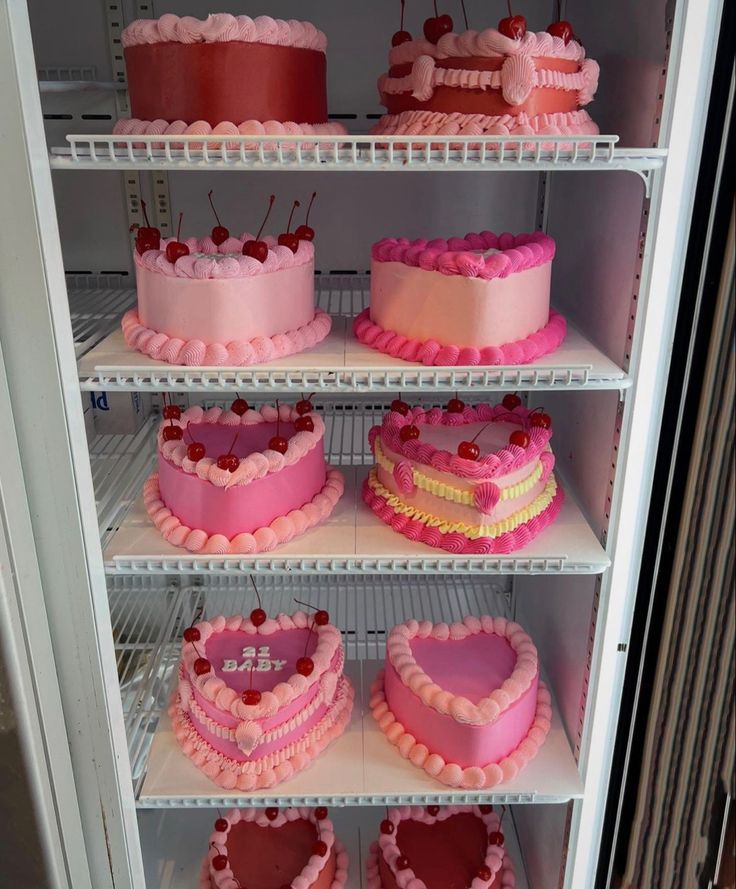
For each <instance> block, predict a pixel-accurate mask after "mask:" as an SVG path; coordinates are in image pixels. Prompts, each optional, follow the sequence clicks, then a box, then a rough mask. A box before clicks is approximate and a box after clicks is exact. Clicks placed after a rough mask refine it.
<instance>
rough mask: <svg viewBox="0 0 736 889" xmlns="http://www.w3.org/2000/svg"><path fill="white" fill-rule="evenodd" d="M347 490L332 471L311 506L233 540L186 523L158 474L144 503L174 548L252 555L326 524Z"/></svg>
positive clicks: (151, 480) (145, 491)
mask: <svg viewBox="0 0 736 889" xmlns="http://www.w3.org/2000/svg"><path fill="white" fill-rule="evenodd" d="M344 490H345V479H344V478H343V475H342V473H341V472H338V471H337V470H336V469H329V470H328V471H327V480H326V482H325V484H324V487H323V488H322V490H321V491H320V492H319V493H318V494H315V496H314V497H313V498H312V500H311V501H309V503H305V504H304V505H303V506H302V507H301V508H299V509H294V510H292V511H291V512H290V513H288V514H287V515H285V516H278V518H275V519H274V520H273V522H271V524H270V525H268V526H266V527H263V528H257V529H256V530H255V531H254V532H253V533H252V534H250V533H248V532H244V533H242V534H238V535H236V536H235V537H233V539H232V540H228V539H227V537H225V535H224V534H208V533H207V532H206V531H203V530H201V529H200V528H189V527H187V526H186V525H184V524H182V522H181V521H179V519H178V518H177V517H176V516H175V515H174V514H173V513H172V512H171V510H170V509H168V508H167V506H166V504H165V503H164V502H163V500H162V499H161V490H160V488H159V484H158V473H157V472H154V473H153V474H152V475H151V476H149V478H148V479H147V480H146V482H145V484H144V485H143V501H144V503H145V506H146V511H147V512H148V515H149V517H150V519H151V521H152V522H153V524H154V525H155V526H156V527H157V528H158V530H159V532H160V533H161V536H162V537H163V538H164V540H167V541H168V542H169V543H171V544H172V545H173V546H179V547H182V548H184V549H187V550H189V552H191V553H200V554H201V555H212V556H222V555H249V554H252V553H263V552H269V551H270V550H272V549H274V548H275V547H277V546H279V545H280V544H282V543H288V542H289V541H290V540H292V539H293V538H294V537H299V536H300V535H302V534H304V532H305V531H307V530H309V529H310V528H313V527H314V526H315V525H318V524H319V523H320V522H322V521H324V520H325V519H326V518H328V517H329V516H330V515H331V514H332V511H333V510H334V508H335V506H336V504H337V501H338V500H339V499H340V497H342V494H343V491H344Z"/></svg>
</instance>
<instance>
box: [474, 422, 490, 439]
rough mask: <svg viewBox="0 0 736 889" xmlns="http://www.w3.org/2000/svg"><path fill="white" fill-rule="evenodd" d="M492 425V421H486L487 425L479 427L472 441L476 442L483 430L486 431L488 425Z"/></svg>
mask: <svg viewBox="0 0 736 889" xmlns="http://www.w3.org/2000/svg"><path fill="white" fill-rule="evenodd" d="M490 425H491V424H490V423H486V425H485V426H483V427H482V428H481V429H479V430H478V431H477V432H476V433H475V435H474V436H473V437H472V438H471V439H470V441H471V443H472V442H474V441H475V440H476V438H478V436H479V435H480V434H481V432H485V431H486V429H488V427H489V426H490Z"/></svg>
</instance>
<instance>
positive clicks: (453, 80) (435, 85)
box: [374, 15, 599, 136]
mask: <svg viewBox="0 0 736 889" xmlns="http://www.w3.org/2000/svg"><path fill="white" fill-rule="evenodd" d="M439 19H440V20H441V21H442V24H440V26H439V28H438V27H437V24H436V20H427V22H425V36H424V38H417V39H414V38H413V37H412V35H411V34H409V33H408V32H406V31H401V32H399V33H398V34H396V35H394V40H393V44H394V45H393V46H392V48H391V49H390V51H389V70H388V71H387V72H386V73H385V74H382V75H381V77H380V78H379V81H378V91H379V94H380V97H381V104H382V105H384V106H385V108H386V109H387V111H388V114H386V115H385V116H384V117H382V118H381V120H380V121H379V123H378V125H377V126H376V128H375V129H374V132H375V133H377V134H382V135H389V136H393V135H411V136H509V135H511V136H515V135H520V136H521V135H523V136H537V135H539V136H545V135H548V136H560V135H568V134H569V135H588V134H596V133H598V127H597V126H596V124H595V123H594V122H593V121H592V120H591V118H590V116H589V115H588V113H587V112H586V111H583V110H582V109H583V107H584V106H586V105H587V104H588V103H589V102H591V101H592V99H593V97H594V95H595V93H596V90H597V88H598V73H599V69H598V64H597V63H596V62H594V61H593V60H592V59H588V58H586V55H585V49H584V48H583V47H582V45H581V44H580V43H579V42H578V41H577V40H575V39H573V36H572V28H571V26H569V24H568V23H566V22H558V23H554V24H553V25H551V26H550V30H551V31H553V32H555V33H548V32H546V31H540V32H534V31H529V30H527V24H526V20H525V19H524V17H523V16H512V17H510V18H509V19H505V20H503V21H502V22H500V23H499V30H496V29H495V28H486V29H485V30H482V31H473V30H467V31H464V32H462V33H459V34H457V33H454V32H452V33H447V31H452V26H453V25H452V19H451V18H450V16H448V15H443V16H440V17H439ZM443 25H444V26H443ZM560 25H562V26H565V27H562V28H560V27H558V26H560ZM558 34H560V35H562V36H557V35H558Z"/></svg>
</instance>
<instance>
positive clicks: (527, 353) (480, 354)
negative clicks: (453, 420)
mask: <svg viewBox="0 0 736 889" xmlns="http://www.w3.org/2000/svg"><path fill="white" fill-rule="evenodd" d="M353 333H354V334H355V337H356V339H358V341H359V342H361V343H363V344H364V345H366V346H370V347H371V348H372V349H375V350H376V351H377V352H383V354H384V355H390V356H391V357H392V358H399V359H401V360H402V361H412V362H414V363H416V364H424V365H427V366H435V367H456V366H458V365H459V366H462V367H497V366H499V365H502V364H507V365H516V364H531V363H532V362H533V361H536V360H537V359H538V358H542V357H543V356H544V355H549V354H550V352H554V351H555V349H558V348H559V347H560V345H561V344H562V341H563V340H564V339H565V335H566V334H567V322H566V321H565V319H564V318H563V317H562V315H560V314H559V313H558V312H552V311H550V313H549V321H548V322H547V324H546V325H545V326H544V327H542V328H541V330H538V331H537V332H536V333H532V334H530V335H529V336H528V337H526V338H525V339H522V340H516V341H515V342H513V343H505V344H504V345H502V346H486V347H485V348H483V349H476V348H475V347H474V346H443V345H442V343H439V342H437V340H424V341H423V342H422V341H420V340H412V339H409V338H407V337H405V336H403V335H402V334H400V333H396V331H394V330H385V329H384V328H383V327H380V326H379V325H378V324H376V323H375V322H373V321H371V317H370V308H368V309H364V310H363V311H362V312H361V313H360V315H358V317H357V318H356V319H355V321H354V322H353Z"/></svg>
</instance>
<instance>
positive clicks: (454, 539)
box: [363, 479, 565, 556]
mask: <svg viewBox="0 0 736 889" xmlns="http://www.w3.org/2000/svg"><path fill="white" fill-rule="evenodd" d="M363 500H364V501H365V503H366V504H367V505H368V506H369V507H370V508H371V509H372V510H373V512H374V513H375V514H376V515H377V516H378V518H379V519H380V520H381V521H382V522H383V523H384V524H386V525H388V526H389V527H390V528H391V530H392V531H395V532H396V533H397V534H403V535H404V537H408V538H409V540H412V541H414V542H416V543H424V544H426V545H427V546H431V547H434V548H435V549H444V550H447V552H450V553H452V554H453V555H474V556H490V555H498V554H502V555H508V554H509V553H513V552H517V551H518V550H521V549H523V548H524V547H525V546H528V544H529V543H531V541H532V540H534V538H535V537H537V536H539V534H541V533H542V531H544V529H545V528H547V527H548V526H549V525H551V524H552V523H553V522H554V520H555V519H556V518H557V516H558V515H559V512H560V509H561V508H562V504H563V503H564V500H565V494H564V491H563V490H562V487H561V486H560V485H558V486H557V492H556V493H555V496H554V499H553V500H552V502H551V503H550V504H549V506H547V507H546V509H543V510H542V512H540V513H539V514H538V515H535V516H534V518H532V519H530V520H529V521H528V522H523V523H522V524H521V525H518V526H517V527H516V528H514V530H513V531H506V532H505V533H504V534H500V535H499V536H498V537H478V538H476V539H475V540H471V539H470V538H469V537H466V536H465V535H464V534H461V533H460V532H459V531H456V532H451V533H444V532H442V531H440V530H439V528H430V527H429V526H428V525H426V524H424V522H420V521H418V520H417V519H412V518H409V517H408V516H405V515H399V514H398V513H397V512H396V511H395V510H394V509H392V508H391V506H389V504H388V502H387V500H386V498H385V497H382V496H381V495H380V494H377V493H376V492H375V491H374V490H373V488H371V486H370V483H369V479H366V480H365V481H364V482H363Z"/></svg>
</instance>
